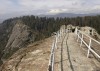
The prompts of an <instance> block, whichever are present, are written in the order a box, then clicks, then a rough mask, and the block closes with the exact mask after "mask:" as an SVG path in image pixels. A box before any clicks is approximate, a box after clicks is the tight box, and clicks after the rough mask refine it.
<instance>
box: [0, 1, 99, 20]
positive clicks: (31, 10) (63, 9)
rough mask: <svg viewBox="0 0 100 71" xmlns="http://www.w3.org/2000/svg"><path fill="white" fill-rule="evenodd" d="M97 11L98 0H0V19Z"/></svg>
mask: <svg viewBox="0 0 100 71" xmlns="http://www.w3.org/2000/svg"><path fill="white" fill-rule="evenodd" d="M99 12H100V0H0V19H2V18H7V17H14V16H21V15H31V14H32V15H39V14H57V13H78V14H79V13H81V14H84V13H99Z"/></svg>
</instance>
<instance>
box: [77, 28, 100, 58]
mask: <svg viewBox="0 0 100 71" xmlns="http://www.w3.org/2000/svg"><path fill="white" fill-rule="evenodd" d="M80 34H81V35H82V37H81V36H80ZM76 35H77V36H78V39H77V41H78V40H79V39H80V40H81V45H80V46H82V43H84V44H85V45H86V46H87V48H88V53H87V57H89V53H90V51H91V52H92V53H94V54H95V55H96V56H97V57H98V58H100V55H99V54H98V53H97V52H95V51H94V50H93V49H92V48H91V44H92V43H91V42H92V40H93V41H95V42H96V43H98V44H100V42H99V41H97V40H95V39H93V38H92V37H90V36H89V35H87V34H85V33H83V32H81V31H80V30H78V29H77V28H76ZM83 35H85V36H86V37H88V38H89V40H90V41H89V44H87V43H86V42H85V41H84V40H83V37H84V36H83Z"/></svg>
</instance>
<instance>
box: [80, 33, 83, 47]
mask: <svg viewBox="0 0 100 71" xmlns="http://www.w3.org/2000/svg"><path fill="white" fill-rule="evenodd" d="M81 34H82V33H81ZM82 42H83V34H82V38H81V44H80V47H81V46H82Z"/></svg>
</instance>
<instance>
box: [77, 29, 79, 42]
mask: <svg viewBox="0 0 100 71" xmlns="http://www.w3.org/2000/svg"><path fill="white" fill-rule="evenodd" d="M77 35H78V37H77V42H78V40H79V31H77Z"/></svg>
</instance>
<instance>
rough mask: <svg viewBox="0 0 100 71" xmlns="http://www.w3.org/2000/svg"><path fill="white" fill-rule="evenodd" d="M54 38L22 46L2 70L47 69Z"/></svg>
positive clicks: (41, 70) (29, 70) (43, 70)
mask: <svg viewBox="0 0 100 71" xmlns="http://www.w3.org/2000/svg"><path fill="white" fill-rule="evenodd" d="M52 39H53V37H50V38H47V39H45V40H41V41H38V42H35V43H32V44H29V45H28V46H27V48H21V49H20V50H18V51H17V52H16V53H15V54H13V55H12V56H11V57H10V58H9V59H8V60H7V61H6V62H5V63H4V64H3V65H2V66H1V68H0V71H47V68H48V61H49V55H50V49H51V45H52V41H53V40H52Z"/></svg>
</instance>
